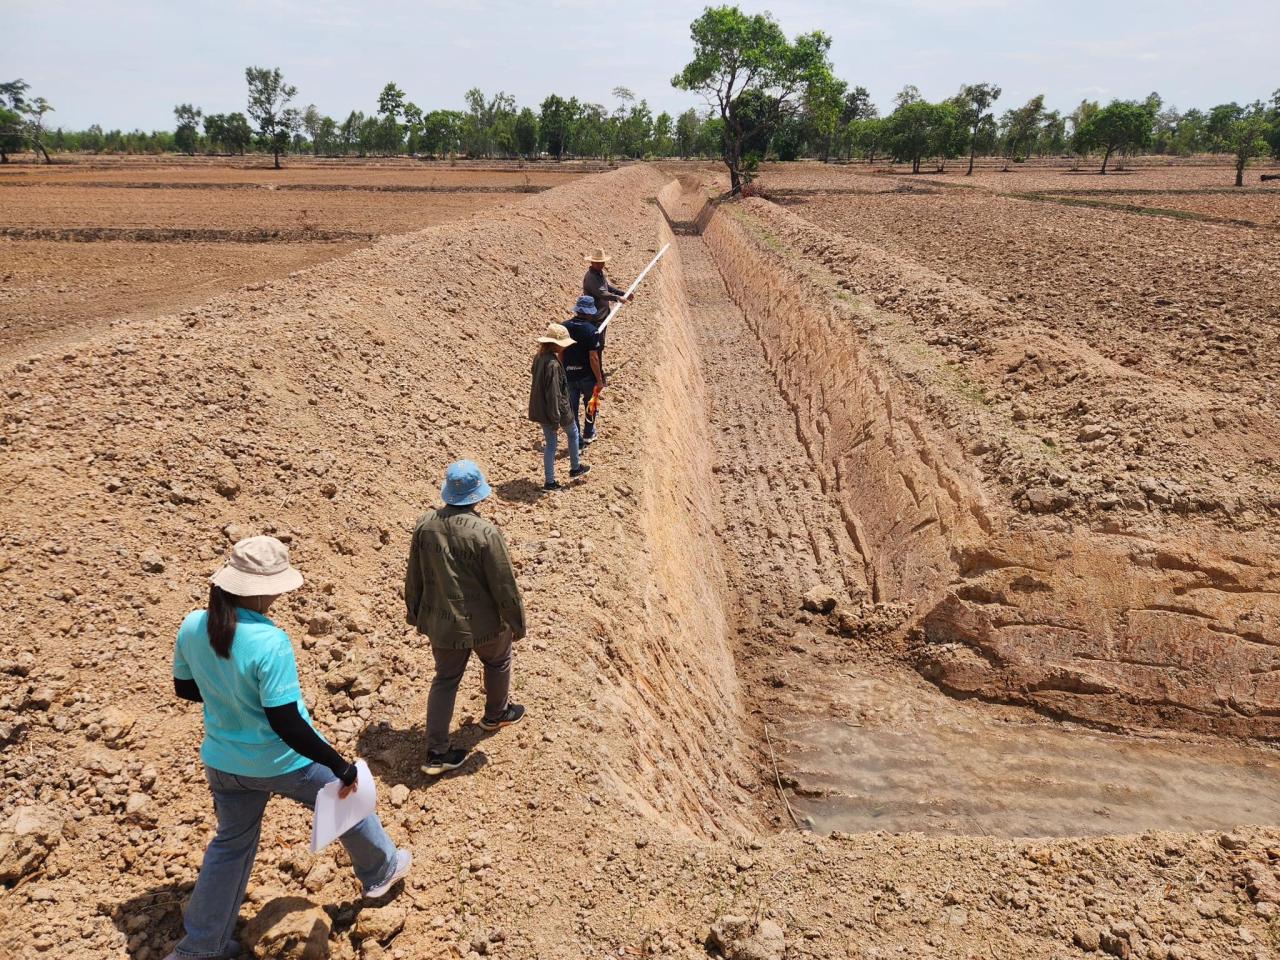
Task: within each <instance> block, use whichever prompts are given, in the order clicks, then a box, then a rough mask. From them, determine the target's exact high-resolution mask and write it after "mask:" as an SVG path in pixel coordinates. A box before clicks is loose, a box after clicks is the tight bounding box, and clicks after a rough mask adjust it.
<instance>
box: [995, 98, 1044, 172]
mask: <svg viewBox="0 0 1280 960" xmlns="http://www.w3.org/2000/svg"><path fill="white" fill-rule="evenodd" d="M1043 118H1044V94H1043V93H1038V94H1036V95H1035V96H1034V97H1032V98H1031V99H1030V100H1028V101H1027V102H1026V103H1024V104H1023V105H1022V106H1020V107H1018V108H1016V109H1014V110H1006V111H1005V113H1004V116H1003V117H1002V118H1001V126H1003V127H1004V155H1005V156H1006V157H1007V158H1009V159H1010V160H1016V159H1017V158H1018V157H1019V156H1022V157H1025V158H1030V156H1031V151H1032V150H1034V149H1035V146H1036V141H1037V140H1038V139H1039V138H1040V121H1041V120H1042V119H1043Z"/></svg>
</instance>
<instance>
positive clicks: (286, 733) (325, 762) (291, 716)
mask: <svg viewBox="0 0 1280 960" xmlns="http://www.w3.org/2000/svg"><path fill="white" fill-rule="evenodd" d="M263 709H264V710H265V712H266V714H267V723H269V724H270V725H271V729H272V731H273V732H274V733H275V735H276V736H277V737H279V738H280V739H281V740H283V741H284V743H285V746H287V747H288V748H289V749H290V750H292V751H294V752H295V753H300V754H302V756H304V757H306V758H307V759H308V760H310V761H311V762H312V763H318V764H320V765H321V766H324V767H328V768H329V769H330V770H332V771H333V775H334V776H335V777H337V778H338V779H339V780H341V781H342V785H343V786H344V787H349V786H351V784H353V783H354V782H355V779H356V765H355V764H354V763H347V761H346V760H344V759H343V758H342V755H341V754H340V753H338V751H337V750H335V749H333V747H331V746H329V744H327V743H325V742H324V740H323V739H321V737H320V734H318V733H316V731H315V728H314V727H312V726H311V724H309V723H307V721H306V720H304V719H302V714H301V713H300V712H299V711H298V701H296V700H295V701H294V702H293V703H285V704H281V705H280V706H278V707H264V708H263Z"/></svg>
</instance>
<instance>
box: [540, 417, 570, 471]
mask: <svg viewBox="0 0 1280 960" xmlns="http://www.w3.org/2000/svg"><path fill="white" fill-rule="evenodd" d="M564 432H565V433H567V434H568V435H569V467H570V469H573V470H577V469H578V425H577V424H576V423H571V424H569V426H568V427H566V428H565V431H564ZM542 440H543V443H542V472H543V474H544V476H545V477H546V480H547V483H555V480H556V446H557V444H558V443H559V440H560V430H559V428H558V427H556V426H555V425H554V424H550V423H544V424H543V425H542Z"/></svg>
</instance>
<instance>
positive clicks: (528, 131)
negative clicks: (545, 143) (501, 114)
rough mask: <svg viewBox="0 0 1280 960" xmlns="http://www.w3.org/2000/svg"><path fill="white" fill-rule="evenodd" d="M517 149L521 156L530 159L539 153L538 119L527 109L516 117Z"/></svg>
mask: <svg viewBox="0 0 1280 960" xmlns="http://www.w3.org/2000/svg"><path fill="white" fill-rule="evenodd" d="M515 133H516V149H517V150H518V151H519V152H520V156H522V157H524V158H525V159H530V158H532V157H533V156H535V155H536V154H537V152H538V118H537V117H536V116H535V115H534V112H533V111H532V110H530V109H529V108H528V107H525V108H524V109H522V110H521V111H520V113H519V114H518V115H517V116H516V127H515Z"/></svg>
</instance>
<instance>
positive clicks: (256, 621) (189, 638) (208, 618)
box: [168, 537, 412, 960]
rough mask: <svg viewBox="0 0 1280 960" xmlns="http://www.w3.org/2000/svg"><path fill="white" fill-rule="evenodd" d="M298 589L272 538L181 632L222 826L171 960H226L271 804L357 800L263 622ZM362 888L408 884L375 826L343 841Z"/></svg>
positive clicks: (178, 677) (250, 544) (182, 666)
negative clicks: (321, 796) (333, 789)
mask: <svg viewBox="0 0 1280 960" xmlns="http://www.w3.org/2000/svg"><path fill="white" fill-rule="evenodd" d="M300 586H302V575H301V574H300V573H298V571H297V570H295V569H294V568H293V567H292V566H290V564H289V551H288V548H286V547H285V545H284V544H283V543H281V542H280V541H279V540H277V539H275V538H274V537H250V538H249V539H247V540H241V541H240V542H239V543H237V544H236V545H235V547H234V548H232V551H231V557H230V559H229V560H228V561H227V562H226V563H225V564H224V565H223V567H222V569H220V570H219V571H218V572H217V573H216V574H214V576H213V583H212V586H210V588H209V607H208V609H207V610H197V611H196V612H194V613H192V614H189V615H188V616H187V618H186V619H185V620H184V621H183V622H182V627H181V629H180V630H179V631H178V641H177V645H176V647H175V649H174V654H173V684H174V690H175V691H176V693H177V695H178V696H179V697H182V698H183V699H185V700H192V701H195V702H197V703H203V704H204V730H205V735H204V742H203V743H202V744H201V745H200V759H201V760H203V761H204V765H205V777H206V778H207V779H208V781H209V788H210V789H211V790H212V791H213V803H214V808H215V811H216V813H217V817H218V832H217V833H216V834H215V835H214V838H213V840H212V842H211V843H210V844H209V849H208V850H207V851H206V853H205V856H204V864H203V865H202V866H201V867H200V876H199V879H198V880H197V881H196V886H195V890H194V891H192V894H191V900H190V902H189V903H188V904H187V910H186V913H185V914H184V916H183V924H184V926H185V927H186V936H185V937H184V938H183V939H182V941H181V942H180V943H179V944H178V946H177V948H176V949H175V950H174V951H173V953H171V954H169V958H168V960H187V958H208V957H228V956H234V955H235V954H236V953H238V952H239V947H238V945H237V944H236V943H235V941H234V940H233V939H232V933H233V932H234V930H235V923H236V917H237V916H238V915H239V913H240V905H241V903H243V902H244V895H245V890H246V888H247V887H248V885H249V873H250V871H251V870H252V869H253V861H254V858H255V856H256V855H257V852H258V836H259V834H260V833H261V830H262V815H263V812H264V811H265V810H266V808H267V801H268V800H270V799H271V797H272V796H273V795H276V794H279V795H280V796H285V797H289V798H291V799H293V800H297V801H298V802H299V803H303V804H305V805H306V806H308V807H312V806H314V804H315V798H316V794H317V793H318V792H319V790H320V788H321V787H323V786H324V785H325V784H326V783H332V782H333V781H334V780H335V779H337V780H341V781H342V784H343V786H342V788H341V791H340V793H339V796H342V797H346V796H348V795H349V794H350V793H352V792H353V791H354V790H355V789H356V768H355V766H354V764H350V763H348V762H347V761H346V760H344V759H343V758H342V756H341V755H339V754H338V752H337V751H336V750H334V749H333V747H331V746H329V744H328V743H327V742H325V740H324V738H323V737H321V736H320V735H319V734H318V733H317V732H316V730H315V728H314V727H313V726H312V725H311V717H310V715H309V714H308V713H307V707H306V704H304V703H303V702H302V690H301V688H300V686H299V684H298V665H297V662H296V661H295V660H294V656H293V645H292V644H291V643H290V642H289V637H288V635H287V634H286V633H285V632H284V631H283V630H281V629H280V628H279V627H277V626H276V625H275V624H274V623H272V622H271V620H270V619H268V617H267V611H268V610H269V609H270V607H271V604H272V603H274V602H275V600H276V598H277V597H278V596H280V595H281V594H283V593H287V592H288V591H290V590H296V589H297V588H298V587H300ZM341 840H342V845H343V846H344V847H346V849H347V853H348V854H349V855H350V857H351V864H352V866H353V867H354V868H355V873H356V876H357V877H358V878H359V880H360V883H361V885H362V886H363V887H364V892H365V896H367V897H380V896H382V895H383V894H385V893H386V892H387V891H388V890H390V889H391V887H392V885H393V884H395V883H396V882H397V881H398V880H400V879H401V878H402V877H404V876H405V875H406V874H407V873H408V872H409V865H410V862H411V861H412V857H411V856H410V854H409V851H408V850H397V849H396V847H395V844H393V843H392V842H391V838H390V837H388V836H387V832H386V831H385V830H384V829H383V828H382V824H381V822H380V821H379V820H378V817H377V815H376V814H371V815H370V816H368V817H366V818H365V819H364V820H362V821H361V822H360V823H358V824H356V825H355V826H354V827H352V828H351V829H350V830H348V831H347V832H346V833H344V834H343V835H342V837H341Z"/></svg>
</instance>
